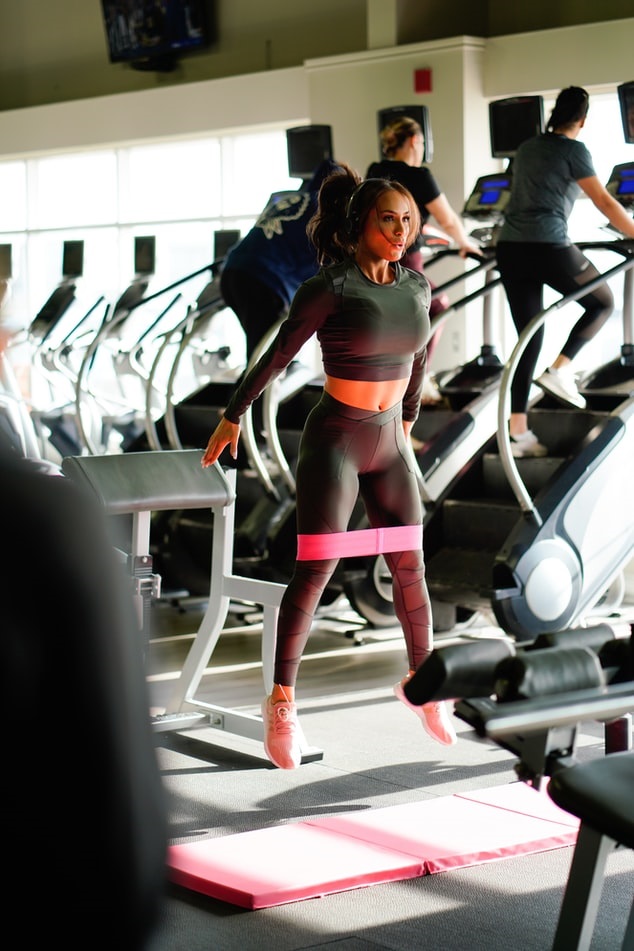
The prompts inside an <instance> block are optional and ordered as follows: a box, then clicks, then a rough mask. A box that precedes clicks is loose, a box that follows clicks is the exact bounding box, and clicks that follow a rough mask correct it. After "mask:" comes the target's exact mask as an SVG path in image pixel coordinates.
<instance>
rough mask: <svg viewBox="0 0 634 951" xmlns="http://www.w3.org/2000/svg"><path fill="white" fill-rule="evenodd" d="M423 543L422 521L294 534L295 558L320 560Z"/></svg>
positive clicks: (378, 552)
mask: <svg viewBox="0 0 634 951" xmlns="http://www.w3.org/2000/svg"><path fill="white" fill-rule="evenodd" d="M422 546H423V526H422V525H395V526H393V527H392V528H360V529H357V531H354V532H329V533H327V534H325V535H298V536H297V560H298V561H321V560H322V559H326V558H350V557H352V556H354V555H381V554H383V553H384V552H386V551H413V550H415V549H417V548H422Z"/></svg>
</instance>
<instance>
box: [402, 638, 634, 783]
mask: <svg viewBox="0 0 634 951" xmlns="http://www.w3.org/2000/svg"><path fill="white" fill-rule="evenodd" d="M560 635H561V636H560V637H558V638H557V639H556V646H553V647H546V648H541V649H525V650H521V649H518V648H517V647H516V646H515V645H514V644H513V643H511V642H509V641H508V640H504V639H501V638H483V639H482V640H478V641H474V642H471V643H467V644H450V645H447V646H445V647H441V648H438V649H435V650H434V651H432V653H431V655H430V657H429V658H428V659H427V661H426V662H425V663H424V664H423V665H422V666H421V667H419V669H418V670H417V671H416V673H415V674H414V676H413V677H411V678H410V680H409V681H408V682H407V684H406V685H405V688H404V690H405V695H406V696H407V699H408V700H409V701H410V702H411V703H414V704H423V703H428V702H429V701H433V700H453V701H454V704H455V706H454V713H455V715H456V716H457V717H459V718H460V719H461V720H464V721H465V722H466V723H468V724H469V726H471V727H473V729H474V730H475V731H476V733H477V734H478V735H479V736H481V737H484V738H490V739H493V740H495V742H496V743H497V744H498V745H499V746H502V747H504V748H505V749H507V750H509V751H510V752H512V753H515V754H516V755H517V756H518V757H519V762H518V764H517V765H516V772H517V774H518V776H519V778H520V779H522V780H523V781H524V782H530V783H531V784H532V785H534V786H536V787H539V786H540V784H541V780H542V778H543V777H544V776H550V775H552V773H553V772H554V771H555V770H558V769H559V768H561V767H562V766H564V765H571V764H572V763H574V762H575V757H574V754H575V747H576V738H577V733H578V730H579V726H580V724H581V722H582V721H583V720H598V721H602V722H603V723H604V733H605V746H606V752H608V753H612V752H620V751H624V750H627V749H630V748H631V745H632V736H631V733H632V726H631V720H632V717H631V711H632V710H634V677H633V676H632V658H633V657H634V635H633V636H632V637H630V638H629V639H628V638H615V637H614V632H613V631H612V630H611V629H610V628H609V627H607V625H599V626H597V627H596V629H594V630H590V629H583V630H582V631H580V632H577V631H576V630H570V631H568V632H560ZM606 638H607V639H606ZM542 643H543V642H542ZM590 644H592V645H593V647H594V648H595V649H593V647H591V646H590Z"/></svg>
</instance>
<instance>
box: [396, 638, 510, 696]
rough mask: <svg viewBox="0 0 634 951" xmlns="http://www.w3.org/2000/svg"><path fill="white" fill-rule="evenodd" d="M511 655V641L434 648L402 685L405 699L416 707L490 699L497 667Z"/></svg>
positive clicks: (483, 640) (491, 640)
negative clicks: (439, 701)
mask: <svg viewBox="0 0 634 951" xmlns="http://www.w3.org/2000/svg"><path fill="white" fill-rule="evenodd" d="M514 653H515V647H514V646H513V644H512V643H511V642H510V641H507V640H503V639H502V638H490V637H489V638H483V639H482V640H478V641H473V643H469V644H448V645H447V646H446V647H441V648H436V649H435V650H433V651H432V653H431V654H430V656H429V658H428V659H427V660H426V661H425V663H424V664H423V665H422V666H421V667H419V668H418V670H417V671H416V673H415V674H414V676H413V677H411V678H410V680H408V682H407V683H406V684H405V687H404V688H403V690H404V693H405V696H406V697H407V699H408V700H409V701H410V703H416V704H422V703H428V702H429V701H430V700H456V699H464V698H466V697H490V696H491V694H492V693H493V686H494V682H495V680H494V674H495V670H496V668H497V665H498V664H499V663H500V661H501V660H502V659H503V658H509V657H512V655H513V654H514Z"/></svg>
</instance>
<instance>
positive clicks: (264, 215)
mask: <svg viewBox="0 0 634 951" xmlns="http://www.w3.org/2000/svg"><path fill="white" fill-rule="evenodd" d="M336 168H337V165H336V163H335V162H334V161H333V160H332V159H324V161H323V162H321V164H320V165H319V166H318V167H317V168H316V169H315V172H314V174H313V177H312V178H311V179H310V180H309V181H308V182H306V183H302V185H301V187H300V188H299V189H297V190H296V191H283V192H274V193H273V194H272V195H271V197H270V198H269V200H268V202H267V203H266V207H265V208H264V209H263V211H262V212H261V214H260V216H259V218H258V219H257V221H256V222H255V224H254V225H253V227H252V228H251V230H250V231H248V232H247V234H246V235H245V236H244V237H243V238H242V239H241V240H240V241H239V242H238V243H237V244H235V245H234V246H233V247H232V248H230V249H229V252H228V254H227V258H226V260H225V263H224V266H223V268H222V272H221V275H220V291H221V293H222V296H223V300H224V301H225V303H226V304H227V306H228V307H230V308H231V309H232V310H233V311H234V313H235V315H236V317H237V318H238V320H239V321H240V325H241V326H242V329H243V330H244V334H245V338H246V358H247V363H248V362H249V360H250V359H251V356H252V355H253V352H254V351H255V348H256V347H257V345H258V343H259V342H260V340H261V339H262V337H263V336H264V334H265V333H266V332H267V330H270V328H271V327H273V326H275V324H277V323H278V321H279V320H281V319H282V317H284V316H285V315H286V312H287V310H288V308H289V305H290V302H291V300H292V299H293V296H294V294H295V291H296V290H297V288H298V287H299V285H300V284H302V283H303V281H305V280H307V279H308V278H309V277H312V275H313V274H315V272H316V271H317V267H318V264H317V257H316V253H315V249H314V247H313V246H312V244H311V243H310V241H309V240H308V237H307V235H306V225H307V224H308V222H309V221H310V219H311V218H312V216H313V215H314V213H315V211H316V209H317V195H318V193H319V188H320V185H321V183H322V182H323V180H324V179H325V178H326V177H327V176H328V175H329V174H330V173H331V172H332V171H334V170H335V169H336Z"/></svg>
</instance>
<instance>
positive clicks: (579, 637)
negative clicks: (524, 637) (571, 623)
mask: <svg viewBox="0 0 634 951" xmlns="http://www.w3.org/2000/svg"><path fill="white" fill-rule="evenodd" d="M615 637H616V634H615V633H614V629H613V628H612V627H610V625H609V624H593V625H592V626H591V627H574V628H568V629H567V630H565V631H553V632H552V633H546V634H540V635H539V637H537V638H536V639H535V641H534V642H533V644H531V645H530V647H526V650H543V649H544V648H546V647H590V648H592V650H593V651H596V652H597V653H598V652H599V651H600V650H601V648H602V647H603V645H604V644H606V643H607V642H608V641H613V640H614V639H615Z"/></svg>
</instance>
